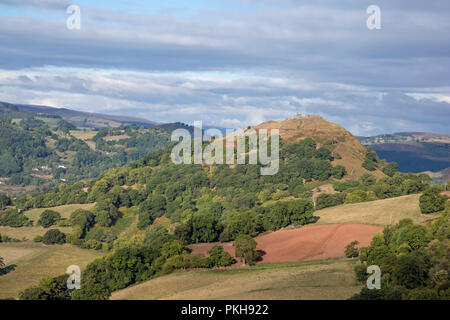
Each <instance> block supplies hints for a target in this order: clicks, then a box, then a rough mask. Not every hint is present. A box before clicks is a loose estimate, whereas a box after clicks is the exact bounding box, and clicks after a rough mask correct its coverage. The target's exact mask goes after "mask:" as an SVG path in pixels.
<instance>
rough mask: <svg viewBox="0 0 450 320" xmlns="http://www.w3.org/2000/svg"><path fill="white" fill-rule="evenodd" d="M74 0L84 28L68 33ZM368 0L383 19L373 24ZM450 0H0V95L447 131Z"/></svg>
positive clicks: (138, 112)
mask: <svg viewBox="0 0 450 320" xmlns="http://www.w3.org/2000/svg"><path fill="white" fill-rule="evenodd" d="M70 5H77V6H79V8H80V18H81V20H80V22H81V23H80V29H79V30H78V29H72V30H71V29H69V28H68V27H67V23H66V22H67V20H68V19H69V18H70V16H71V14H70V13H69V14H68V13H67V12H66V10H67V8H68V7H69V6H70ZM370 5H377V6H378V7H379V8H380V17H381V28H380V29H373V30H371V29H369V28H368V27H367V24H366V21H367V20H368V18H369V16H370V14H368V13H367V12H366V9H367V8H368V7H369V6H370ZM449 71H450V1H448V0H433V1H422V0H396V1H392V0H370V1H366V0H340V1H335V0H276V1H275V0H259V1H257V0H241V1H237V0H228V1H222V0H217V1H213V0H209V1H203V0H189V1H185V0H172V1H154V0H150V1H139V0H108V1H106V0H101V1H100V0H98V1H93V0H89V1H88V0H75V1H70V0H0V101H6V102H11V103H22V104H39V105H47V106H53V107H65V108H70V109H74V110H80V111H88V112H98V113H107V114H119V115H128V116H135V117H141V118H145V119H149V120H153V121H158V122H175V121H180V122H185V123H190V124H192V123H193V122H194V121H203V123H204V124H205V125H211V126H219V127H224V128H242V127H247V126H248V125H256V124H258V123H261V122H263V121H268V120H281V119H284V118H287V117H293V116H295V115H296V114H297V113H301V114H318V115H321V116H323V117H325V118H326V119H327V120H329V121H332V122H335V123H338V124H340V125H342V126H344V127H345V128H346V129H348V130H349V131H351V132H352V133H353V134H355V135H366V136H368V135H376V134H381V133H392V132H401V131H425V132H436V133H447V134H449V133H450V125H449V123H450V72H449Z"/></svg>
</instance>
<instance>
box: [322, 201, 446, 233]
mask: <svg viewBox="0 0 450 320" xmlns="http://www.w3.org/2000/svg"><path fill="white" fill-rule="evenodd" d="M419 197H420V195H419V194H412V195H407V196H402V197H397V198H390V199H383V200H376V201H369V202H360V203H352V204H344V205H340V206H336V207H330V208H325V209H322V210H318V211H316V212H315V213H314V215H315V216H317V217H319V218H320V219H319V221H318V222H317V224H333V223H363V224H371V225H382V226H384V225H388V224H391V223H396V222H398V221H399V220H401V219H405V218H410V219H412V220H413V221H414V222H415V223H423V222H425V221H427V220H430V219H433V218H435V217H436V216H437V215H433V214H421V212H420V208H419Z"/></svg>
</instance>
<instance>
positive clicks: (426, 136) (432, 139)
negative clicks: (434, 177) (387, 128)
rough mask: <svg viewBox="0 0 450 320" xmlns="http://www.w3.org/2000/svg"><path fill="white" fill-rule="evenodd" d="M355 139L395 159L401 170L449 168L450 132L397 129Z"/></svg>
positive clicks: (422, 170) (391, 159)
mask: <svg viewBox="0 0 450 320" xmlns="http://www.w3.org/2000/svg"><path fill="white" fill-rule="evenodd" d="M358 139H359V141H361V143H362V144H364V145H366V146H369V145H370V146H371V147H372V149H373V150H375V151H376V152H377V154H378V156H379V157H380V158H382V159H386V160H387V161H395V162H397V163H398V164H399V166H400V171H402V172H424V171H431V172H437V171H441V170H444V169H446V168H449V167H450V134H440V133H430V132H399V133H393V134H382V135H377V136H374V137H358Z"/></svg>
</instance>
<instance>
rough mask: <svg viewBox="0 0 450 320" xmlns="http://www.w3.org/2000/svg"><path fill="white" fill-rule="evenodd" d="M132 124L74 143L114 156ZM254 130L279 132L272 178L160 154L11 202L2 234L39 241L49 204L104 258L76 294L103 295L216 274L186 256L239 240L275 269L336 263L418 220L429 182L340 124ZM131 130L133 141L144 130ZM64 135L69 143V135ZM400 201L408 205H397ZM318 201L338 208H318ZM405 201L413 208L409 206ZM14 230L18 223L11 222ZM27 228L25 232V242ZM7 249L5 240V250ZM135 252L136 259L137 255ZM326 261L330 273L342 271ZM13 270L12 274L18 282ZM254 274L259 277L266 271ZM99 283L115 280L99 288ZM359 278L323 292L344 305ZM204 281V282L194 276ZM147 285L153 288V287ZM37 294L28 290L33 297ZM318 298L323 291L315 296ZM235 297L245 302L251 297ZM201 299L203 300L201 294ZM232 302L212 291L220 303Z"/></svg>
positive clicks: (72, 235) (251, 169) (298, 121)
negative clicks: (186, 273)
mask: <svg viewBox="0 0 450 320" xmlns="http://www.w3.org/2000/svg"><path fill="white" fill-rule="evenodd" d="M127 128H128V127H118V128H104V129H101V130H99V131H98V132H97V133H96V135H94V136H92V135H89V134H85V133H86V132H83V133H81V132H77V135H78V138H79V139H84V140H85V143H86V146H87V147H88V148H91V150H93V149H95V150H96V151H98V152H116V150H115V148H117V147H118V145H117V144H119V145H121V146H122V147H121V148H123V142H124V141H123V140H126V139H131V138H132V136H133V134H134V133H135V131H133V130H131V131H127V130H129V128H128V129H127ZM130 128H131V127H130ZM254 128H255V129H256V130H260V129H279V131H280V138H281V144H280V165H279V170H278V172H277V174H275V175H272V176H270V175H269V176H264V175H261V172H260V170H259V169H260V167H261V165H260V164H252V165H249V164H247V165H239V164H232V165H226V164H223V165H222V164H213V165H208V164H205V163H203V164H179V165H176V164H174V163H173V162H172V160H171V151H172V146H166V147H163V148H160V149H156V150H154V151H152V152H150V153H148V154H147V155H145V156H144V157H142V158H140V159H138V160H136V161H133V162H131V163H128V164H126V165H124V166H120V167H117V168H113V169H109V170H108V171H106V172H104V173H103V174H101V176H100V177H98V178H95V179H92V180H89V181H80V182H77V183H76V184H74V185H64V186H62V187H60V188H57V189H52V190H50V191H48V192H45V193H41V194H38V195H35V196H28V197H23V198H21V199H17V201H15V202H14V204H15V205H16V206H17V207H18V208H20V209H22V210H24V211H23V212H20V213H17V212H16V211H15V209H14V208H13V207H9V208H8V209H7V210H5V211H4V212H1V216H0V218H1V220H2V223H3V224H5V225H7V226H4V227H2V228H1V229H0V232H1V233H2V235H6V236H9V234H8V233H9V232H12V231H11V228H15V229H14V231H16V232H17V233H16V234H17V236H16V238H19V237H20V236H22V237H26V238H27V239H28V240H26V241H23V244H27V243H29V242H30V239H31V238H32V236H33V235H42V232H43V231H44V230H42V229H41V227H37V226H30V225H31V224H33V223H32V222H31V221H30V220H33V221H34V222H36V218H37V216H38V214H40V212H42V211H43V209H45V208H50V209H51V207H54V208H55V210H59V208H64V217H65V218H66V220H61V221H58V222H57V224H56V225H55V226H52V227H50V228H51V229H56V228H58V229H61V231H63V232H65V233H66V235H65V237H66V240H65V241H67V242H69V243H70V245H68V246H77V247H79V248H83V250H92V249H96V250H100V249H101V250H102V251H110V253H109V254H108V255H106V256H105V258H103V259H101V260H95V261H93V262H91V263H90V264H89V265H88V267H87V268H86V271H85V272H87V273H88V275H86V279H89V280H88V283H87V284H85V286H84V287H83V289H82V290H80V291H77V292H76V293H74V295H75V297H77V296H78V297H79V298H86V299H87V298H88V299H91V298H96V299H97V298H98V299H104V298H107V297H109V295H110V294H111V293H112V292H113V291H116V290H118V289H122V288H125V287H128V286H130V285H132V284H134V283H138V282H143V281H145V280H149V279H152V278H156V277H159V276H161V275H163V274H165V273H170V272H172V271H174V270H178V269H181V268H184V267H186V266H187V267H189V266H193V268H198V267H199V266H203V267H208V266H209V267H211V266H212V265H210V264H208V265H206V264H204V263H209V262H208V261H209V260H208V259H209V258H207V257H205V256H200V257H199V256H196V255H192V254H190V253H189V252H188V251H187V248H196V246H209V247H211V246H212V244H213V243H217V242H218V241H220V242H224V243H227V245H228V246H229V244H230V243H231V241H235V240H236V239H237V238H239V237H240V236H241V235H243V234H244V235H246V236H248V237H252V238H255V239H256V240H257V241H258V240H260V242H261V244H260V247H259V249H260V250H262V251H265V252H266V254H265V255H263V256H262V261H263V262H264V257H265V259H266V262H272V263H278V262H283V263H286V262H289V263H290V262H294V263H297V262H298V261H299V260H300V261H301V260H308V259H315V260H316V259H324V258H325V259H326V258H335V257H342V255H343V250H344V248H345V246H346V245H347V242H350V241H353V240H359V241H360V243H361V244H362V245H367V244H369V243H370V239H371V238H372V236H373V235H374V234H375V233H376V232H377V231H380V230H381V228H382V225H384V224H385V223H387V222H386V221H387V217H388V216H389V218H390V217H391V215H390V214H391V211H394V212H393V215H394V216H395V218H392V221H397V220H398V219H400V217H402V218H403V217H416V215H418V212H417V210H416V209H417V208H416V207H417V195H416V194H418V193H420V192H422V191H423V190H424V189H425V188H426V187H427V184H428V182H429V181H428V180H427V179H426V177H425V176H424V175H414V174H404V173H396V172H395V170H391V171H386V170H384V169H385V168H386V167H387V166H388V164H387V163H386V162H384V161H381V160H379V159H378V158H377V157H376V155H374V153H373V152H371V151H370V149H366V148H364V146H362V144H361V143H360V142H359V141H358V140H357V139H356V138H355V137H353V136H352V135H351V134H350V133H349V132H348V131H347V130H345V129H344V128H342V127H340V126H338V125H335V124H332V123H330V122H327V121H326V120H325V119H323V118H321V117H316V116H306V117H301V116H298V117H296V118H291V119H286V120H283V121H278V122H275V121H269V122H266V123H262V124H261V125H259V126H255V127H254ZM147 129H148V128H147ZM150 129H152V128H150ZM136 130H137V131H138V132H137V133H139V130H142V128H138V129H136ZM159 130H163V129H159ZM246 130H248V129H244V130H243V131H244V132H245V131H246ZM66 132H69V134H71V135H73V134H72V133H71V132H72V130H68V131H67V130H66ZM88 142H89V144H88ZM244 152H245V153H247V152H250V150H248V151H244ZM191 156H192V154H191ZM234 156H237V154H236V153H235V154H234ZM367 164H369V165H367ZM366 167H367V168H369V169H367V168H366ZM383 170H384V171H386V172H387V173H386V174H385V173H384V172H383ZM321 187H322V188H323V190H322V189H321ZM330 188H332V189H333V190H330ZM319 189H320V191H319ZM327 190H328V191H329V192H327ZM324 195H325V196H326V197H325V198H324ZM402 195H404V196H405V197H399V196H402ZM327 197H331V198H327ZM394 199H395V200H394ZM405 199H406V200H405ZM19 200H20V201H19ZM313 200H314V201H313ZM389 200H391V201H389ZM397 201H398V202H397ZM405 201H406V202H405ZM70 204H72V205H73V204H76V205H77V206H86V207H84V209H87V210H81V211H73V212H71V213H70V215H69V212H67V211H65V210H66V208H69V207H67V205H70ZM318 204H320V205H321V207H331V206H333V207H332V208H326V209H323V210H318V211H315V206H317V205H318ZM340 204H343V205H340ZM410 204H411V205H413V206H414V207H408V208H406V205H410ZM63 205H66V206H65V207H61V206H63ZM88 205H92V207H88ZM56 206H58V207H56ZM402 206H404V207H405V208H403V207H402ZM33 208H34V209H33ZM37 208H40V209H39V210H40V211H38V209H37ZM72 209H74V210H75V207H73V208H72ZM366 209H367V210H366ZM403 209H404V210H403ZM72 215H74V216H73V217H72ZM397 215H398V216H397ZM24 217H25V218H24ZM67 217H71V218H70V219H67ZM397 218H398V219H397ZM419 218H420V219H422V217H419ZM14 219H15V220H14ZM425 220H426V219H425V218H424V219H423V220H421V221H425ZM10 222H12V224H13V225H9V224H8V223H10ZM19 222H20V223H21V226H18V225H17V223H19ZM373 224H377V225H376V226H373ZM69 228H70V229H69ZM26 232H30V236H29V237H28V236H27V235H26V234H24V233H26ZM31 232H34V233H33V235H31ZM19 241H20V239H19ZM9 245H10V244H9V243H6V244H0V253H1V250H2V248H8V246H9ZM167 250H168V251H167ZM289 252H290V253H291V254H289ZM194 253H195V251H194ZM280 253H281V256H280ZM134 255H137V256H139V258H137V259H134V258H133V257H134ZM195 259H197V260H195ZM130 261H132V265H130V264H129V263H130ZM195 261H196V262H195ZM199 261H200V262H199ZM205 261H206V262H205ZM227 261H230V260H227ZM194 262H195V263H197V264H194ZM328 262H330V261H327V262H326V263H328ZM344 262H345V263H343V264H340V265H339V268H340V270H348V269H349V268H350V266H351V265H349V264H348V262H349V261H344ZM46 263H47V262H46ZM202 263H203V264H202ZM211 263H212V262H211ZM228 263H231V262H228ZM333 263H334V262H333ZM333 263H331V264H330V266H329V268H330V269H327V270H333V268H334V267H335V266H336V267H337V266H338V265H337V264H336V265H335V264H333ZM336 263H338V262H336ZM339 263H340V262H339ZM89 266H90V267H89ZM311 266H312V268H313V269H315V270H318V269H320V268H321V266H320V262H315V263H312V264H311ZM298 267H301V268H299V269H295V270H294V269H292V272H293V273H295V274H298V275H299V277H300V278H302V279H304V278H303V275H305V273H304V272H305V269H303V265H301V266H300V265H298ZM105 268H106V269H105ZM268 268H269V269H270V268H272V266H271V267H268ZM316 268H318V269H316ZM327 268H328V267H327ZM102 270H103V271H102ZM251 270H255V269H252V268H251V269H250V272H251ZM284 270H286V269H284ZM97 271H98V272H97ZM14 272H15V271H12V272H10V273H9V274H8V276H9V277H13V276H14V274H15V273H14ZM239 272H240V271H239ZM283 272H284V271H283V266H282V265H274V266H273V275H274V276H277V274H278V276H279V277H280V278H279V279H280V281H285V280H283V279H286V274H283ZM330 272H331V273H332V274H334V275H336V274H342V272H337V273H333V272H332V271H330ZM193 274H194V277H195V276H197V275H202V273H201V272H198V273H197V272H196V273H193ZM204 274H206V275H207V273H204ZM306 274H309V273H308V272H306ZM260 276H261V277H262V278H265V279H266V277H267V274H260ZM105 277H107V278H108V277H112V278H108V279H106V280H105ZM169 277H170V276H169ZM158 279H159V278H158ZM158 279H156V280H157V281H163V280H158ZM161 279H162V278H161ZM224 279H225V278H224ZM354 279H355V278H354V274H349V276H348V277H347V278H346V279H345V281H343V282H340V283H337V282H334V281H335V280H333V279H332V278H328V280H327V281H330V282H329V285H325V287H326V288H324V290H325V291H326V292H327V295H328V294H329V296H330V297H334V298H336V295H333V294H332V289H330V287H334V288H336V290H338V289H337V288H341V289H342V290H343V291H342V292H341V296H339V298H348V296H349V295H350V294H352V293H355V292H357V291H358V290H359V288H360V287H359V285H358V284H355V281H354ZM0 280H1V279H0ZM189 281H190V280H189ZM199 281H203V280H201V277H200V278H199ZM208 281H210V280H207V281H206V283H209V282H208ZM227 281H228V280H227ZM230 281H234V280H232V279H230ZM150 283H151V284H150V287H151V286H152V284H153V283H155V282H153V280H152V281H150ZM302 283H303V284H305V282H304V280H301V281H300V282H299V283H296V284H295V285H294V286H293V288H294V287H295V288H298V287H299V286H301V285H302ZM260 284H263V285H262V286H261V285H256V286H255V287H254V290H256V291H258V290H263V289H264V287H265V286H266V285H271V284H270V282H265V281H262V282H261V283H260ZM208 286H209V285H208ZM305 286H306V287H308V286H307V285H306V284H305ZM99 288H100V290H98V289H99ZM341 289H339V290H341ZM33 290H34V289H33ZM33 290H31V291H29V292H28V293H29V294H32V293H33V292H36V291H33ZM218 290H219V289H218ZM272 290H274V291H272ZM280 290H281V288H280V287H277V288H276V289H275V288H268V292H272V293H271V294H274V295H277V294H279V296H280V297H281V296H283V295H282V294H281V293H280V292H281V291H280ZM292 290H293V289H292ZM311 290H312V289H311ZM244 291H245V290H244ZM256 291H255V292H256ZM325 291H324V292H325ZM252 292H253V289H252ZM276 292H278V293H276ZM319 292H320V290H319V289H318V291H317V292H316V293H315V294H316V295H317V294H319ZM241 293H242V296H245V295H248V296H249V297H252V293H251V292H241ZM198 294H199V296H201V292H199V293H198ZM228 294H229V293H227V294H223V295H222V294H220V293H219V292H218V294H217V295H216V296H217V297H222V296H228ZM158 296H165V295H164V294H162V295H159V294H158ZM168 296H169V297H170V296H172V294H168ZM174 296H176V295H174ZM255 296H259V295H255ZM305 296H307V295H305ZM283 297H284V296H283Z"/></svg>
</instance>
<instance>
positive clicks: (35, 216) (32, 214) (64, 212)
mask: <svg viewBox="0 0 450 320" xmlns="http://www.w3.org/2000/svg"><path fill="white" fill-rule="evenodd" d="M94 206H95V203H87V204H67V205H64V206H58V207H52V208H39V209H30V210H27V211H25V212H24V214H25V215H26V216H27V217H28V218H29V219H30V220H33V221H34V223H35V224H36V222H37V221H38V220H39V216H40V215H41V213H42V212H44V211H45V210H52V211H56V212H59V214H61V218H65V219H68V218H70V214H71V213H72V212H74V211H75V210H77V209H84V210H90V209H92V208H93V207H94Z"/></svg>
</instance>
